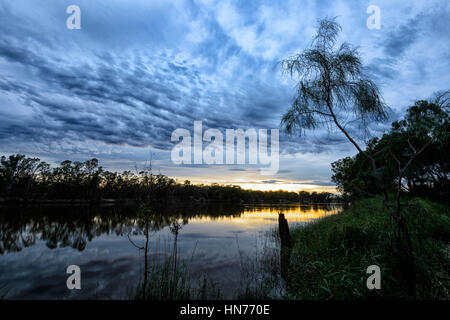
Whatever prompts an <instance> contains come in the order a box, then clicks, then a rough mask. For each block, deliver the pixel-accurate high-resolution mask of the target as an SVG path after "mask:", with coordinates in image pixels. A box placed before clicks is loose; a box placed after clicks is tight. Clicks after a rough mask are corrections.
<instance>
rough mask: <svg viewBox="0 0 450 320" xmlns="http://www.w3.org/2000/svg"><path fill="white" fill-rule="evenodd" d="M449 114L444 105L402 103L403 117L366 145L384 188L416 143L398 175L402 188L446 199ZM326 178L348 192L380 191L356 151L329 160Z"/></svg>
mask: <svg viewBox="0 0 450 320" xmlns="http://www.w3.org/2000/svg"><path fill="white" fill-rule="evenodd" d="M449 120H450V118H449V112H448V105H443V104H438V103H437V102H436V101H425V100H419V101H417V102H416V103H415V104H414V105H413V106H411V107H410V108H408V110H407V111H406V115H405V117H404V119H402V120H400V121H395V122H393V123H392V128H391V130H390V131H389V132H388V133H386V134H384V135H383V136H382V137H381V138H380V139H373V140H371V141H370V142H369V144H368V145H367V149H366V151H365V152H366V153H369V154H372V155H375V156H374V158H375V161H376V165H377V167H378V168H379V173H380V176H382V181H383V183H384V184H385V186H387V187H388V188H392V186H393V185H395V184H396V183H398V179H399V172H400V171H399V170H398V167H399V166H400V167H405V166H406V165H407V164H408V162H409V161H410V159H411V157H412V155H413V153H414V152H415V151H416V149H417V148H419V147H423V146H426V148H425V149H424V152H422V153H420V154H418V155H417V156H416V157H414V161H411V162H410V163H409V166H408V168H407V170H406V171H405V172H404V174H403V177H402V181H401V184H402V191H403V192H408V194H409V195H410V196H417V195H421V196H425V195H427V196H429V197H432V198H435V199H439V200H448V196H449V194H448V192H449V173H450V167H449V162H448V159H447V157H445V156H444V155H447V154H450V142H449V141H450V140H449V137H450V121H449ZM331 166H332V171H333V176H332V180H333V181H334V182H335V183H336V184H337V187H338V190H339V191H340V192H341V193H343V194H345V195H347V196H349V197H352V198H358V197H365V196H367V195H374V194H378V193H380V191H381V190H380V187H379V185H378V184H377V180H376V178H375V176H374V173H373V171H372V167H371V164H370V163H369V161H368V160H367V158H366V157H364V156H363V155H362V154H360V153H359V154H357V155H356V156H354V157H346V158H343V159H340V160H338V161H336V162H334V163H332V164H331Z"/></svg>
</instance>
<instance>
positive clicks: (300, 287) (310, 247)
mask: <svg viewBox="0 0 450 320" xmlns="http://www.w3.org/2000/svg"><path fill="white" fill-rule="evenodd" d="M381 210H384V209H383V205H382V203H381V201H379V200H378V199H364V200H359V201H357V202H355V203H354V204H353V205H352V206H351V207H350V208H349V209H347V210H345V211H344V212H342V213H340V214H338V215H333V216H328V217H325V218H323V219H322V220H320V221H317V222H315V223H312V224H310V225H307V226H305V227H297V228H294V229H293V230H292V237H293V241H294V248H293V253H292V258H291V267H290V274H289V278H290V279H291V281H290V283H289V286H288V298H294V299H380V298H391V299H392V298H411V297H410V296H408V291H407V288H406V284H405V283H404V282H403V281H402V279H403V278H402V276H401V274H400V273H401V272H402V271H401V266H400V265H399V264H398V259H396V254H397V251H396V250H397V248H396V246H395V243H396V242H395V224H394V223H393V220H392V219H390V218H389V215H387V214H380V211H381ZM407 211H408V212H407V215H408V216H410V217H411V218H410V219H409V224H408V227H409V231H410V235H411V239H412V244H413V249H414V256H415V258H416V279H417V298H421V299H447V298H448V295H449V290H450V282H449V279H450V273H449V270H450V268H449V267H450V261H449V258H448V248H447V245H448V243H449V241H450V211H449V209H448V207H445V206H443V205H440V204H436V203H432V202H429V201H424V200H420V199H415V200H413V201H412V202H411V206H410V207H409V208H408V209H407ZM374 264H375V265H378V266H379V267H380V268H381V290H368V289H367V287H366V280H367V278H368V276H369V275H368V274H367V273H366V268H367V267H368V266H370V265H374Z"/></svg>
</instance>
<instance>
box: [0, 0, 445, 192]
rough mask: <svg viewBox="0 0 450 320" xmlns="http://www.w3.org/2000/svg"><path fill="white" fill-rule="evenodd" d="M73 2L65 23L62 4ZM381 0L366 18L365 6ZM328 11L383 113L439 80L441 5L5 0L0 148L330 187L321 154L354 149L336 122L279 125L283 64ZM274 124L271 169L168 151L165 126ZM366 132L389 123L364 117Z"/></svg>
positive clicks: (269, 184)
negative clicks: (182, 158) (74, 23)
mask: <svg viewBox="0 0 450 320" xmlns="http://www.w3.org/2000/svg"><path fill="white" fill-rule="evenodd" d="M70 5H77V6H78V7H79V8H80V10H81V29H68V28H67V25H66V21H67V19H68V18H69V16H70V14H68V13H66V9H67V7H68V6H70ZM370 5H377V6H378V7H379V8H380V19H381V26H380V28H379V29H369V28H368V27H367V24H366V21H367V19H368V18H369V17H370V15H371V14H370V13H367V8H368V7H369V6H370ZM325 17H329V18H332V17H335V18H336V21H337V22H338V23H339V24H340V25H341V26H342V32H341V34H340V39H341V40H343V41H347V42H349V43H351V44H353V45H355V46H358V47H359V50H360V53H361V56H362V59H363V62H364V65H365V66H366V72H367V74H368V75H370V77H371V78H372V79H373V80H374V81H375V82H376V83H377V85H378V86H379V87H380V89H381V91H382V94H383V97H384V100H385V102H386V104H387V105H388V106H389V107H390V109H391V112H390V116H391V119H390V121H392V120H395V119H398V118H400V117H401V116H402V114H403V113H404V111H405V110H406V108H407V107H408V106H410V105H411V104H412V103H413V102H414V101H415V100H418V99H426V98H428V97H430V96H431V95H432V94H433V93H434V92H436V91H439V90H445V89H448V84H449V83H450V81H449V80H450V63H449V61H450V50H449V48H450V33H449V32H448V26H447V24H448V21H449V20H450V2H449V1H447V0H440V1H432V0H431V1H430V0H414V1H397V0H387V1H375V0H370V1H343V0H341V1H339V0H330V1H327V0H325V1H309V0H308V1H300V0H292V1H291V0H282V1H281V0H280V1H276V0H270V1H264V0H261V1H253V0H245V1H244V0H242V1H216V0H204V1H200V0H186V1H184V0H177V1H175V0H174V1H168V0H147V1H144V0H127V1H125V0H108V1H106V0H101V1H100V0H98V1H92V0H70V1H66V0H47V1H33V0H17V1H5V0H0V154H1V155H9V154H13V153H22V154H26V155H28V156H33V157H39V158H40V159H42V160H44V161H47V162H49V163H51V164H57V163H59V162H61V161H63V160H66V159H70V160H78V161H84V160H87V159H90V158H94V157H95V158H97V159H99V162H100V165H102V166H103V167H104V168H105V169H108V170H118V171H122V170H135V168H142V167H143V166H145V165H146V164H148V163H149V162H151V164H152V170H153V171H154V172H158V173H162V174H166V175H168V176H170V177H173V178H175V179H177V180H178V181H184V180H186V179H189V180H191V181H192V182H193V183H214V182H216V183H221V184H235V185H240V186H242V187H244V188H252V189H260V190H278V189H285V190H290V191H298V190H302V189H304V190H319V191H332V192H333V191H334V190H335V186H334V184H333V183H332V181H331V174H332V173H331V166H330V163H331V162H333V161H336V160H338V159H340V158H343V157H346V156H352V155H354V154H355V153H356V152H355V150H354V147H353V146H352V145H351V144H350V143H348V142H347V141H346V140H345V138H344V136H342V134H340V133H339V132H336V131H332V132H328V131H327V130H316V131H312V132H306V135H304V136H299V135H287V134H286V133H285V132H283V131H282V130H281V129H280V120H281V117H282V115H283V113H284V112H286V111H287V110H288V109H289V106H290V105H291V103H292V100H293V98H294V94H295V84H296V82H295V79H291V78H289V77H287V76H286V75H283V74H282V72H281V70H280V67H279V62H280V61H281V60H283V59H285V58H288V57H290V56H292V55H294V54H296V53H298V52H300V51H302V50H304V49H305V48H307V47H308V46H309V45H310V44H311V39H312V37H313V35H314V34H315V28H316V26H317V20H318V19H321V18H325ZM194 121H202V123H203V127H204V130H206V129H208V128H211V129H218V130H220V131H221V132H223V133H225V131H226V129H238V128H242V129H248V128H255V129H256V130H259V129H267V130H270V129H277V128H278V129H280V138H279V141H280V143H279V150H280V163H279V170H278V172H276V173H273V174H271V175H269V176H267V175H261V172H260V170H259V167H257V166H255V165H249V164H243V165H237V164H228V165H218V164H214V165H207V164H191V165H187V164H182V165H177V164H175V163H174V162H173V161H172V160H171V150H172V149H173V147H174V146H175V144H176V143H175V142H173V141H171V135H172V133H173V132H174V130H176V129H178V128H184V129H186V130H189V131H190V132H193V127H194ZM370 128H371V132H370V133H371V135H372V136H377V135H380V134H382V133H383V132H385V131H386V130H387V129H388V128H389V122H388V123H381V124H371V125H370Z"/></svg>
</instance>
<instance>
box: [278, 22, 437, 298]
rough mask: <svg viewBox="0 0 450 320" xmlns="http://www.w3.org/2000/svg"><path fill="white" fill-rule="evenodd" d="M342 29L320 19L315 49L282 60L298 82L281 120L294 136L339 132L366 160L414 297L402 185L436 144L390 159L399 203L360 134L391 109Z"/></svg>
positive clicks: (283, 65) (336, 24)
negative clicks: (341, 37)
mask: <svg viewBox="0 0 450 320" xmlns="http://www.w3.org/2000/svg"><path fill="white" fill-rule="evenodd" d="M340 31H341V27H340V25H339V24H338V23H337V22H336V21H335V19H324V20H320V21H319V25H318V28H317V34H316V36H315V37H314V39H313V41H312V43H311V46H310V47H309V48H307V49H306V50H304V51H303V52H301V53H299V54H297V55H295V56H293V57H291V58H288V59H285V60H283V61H282V62H281V66H282V70H283V72H284V73H285V74H288V75H289V76H290V77H291V78H294V79H295V80H296V81H298V82H297V86H296V90H297V91H296V95H295V99H294V101H293V103H292V106H291V108H290V109H289V110H288V111H287V112H286V113H285V114H284V116H283V117H282V120H281V124H282V126H283V127H284V128H285V130H286V131H287V132H288V133H289V134H292V133H294V132H299V133H300V134H302V133H303V134H304V133H305V131H306V130H308V129H317V128H326V129H327V130H328V131H329V132H340V133H342V134H344V136H345V137H346V138H347V140H348V141H350V142H351V143H352V144H353V145H354V146H355V148H356V149H357V150H358V152H359V154H360V155H361V156H362V157H364V158H366V159H367V161H368V162H369V163H370V167H371V168H372V175H373V178H374V180H375V181H376V183H377V184H378V187H379V190H380V193H381V195H379V194H377V195H374V196H380V197H381V198H382V201H383V204H384V206H385V208H386V209H387V211H388V212H389V213H390V214H391V216H392V217H393V219H394V220H395V222H396V240H397V241H396V242H397V248H394V249H395V250H396V251H398V252H399V262H400V265H401V268H402V274H404V276H405V282H406V284H407V288H408V293H409V294H410V295H411V296H415V291H416V289H415V263H414V257H413V251H412V246H411V239H410V236H409V234H408V228H407V224H406V221H405V217H404V216H403V215H402V210H401V209H402V205H403V204H402V203H401V201H400V196H401V192H400V191H401V181H402V175H404V173H405V172H406V170H407V169H408V167H409V166H410V165H411V163H412V161H413V160H414V159H415V158H416V157H417V156H418V155H419V154H420V153H422V152H423V150H424V149H425V148H426V147H427V145H428V144H429V143H430V142H431V141H429V142H426V143H425V145H423V146H421V147H413V146H412V147H411V152H410V153H409V158H408V161H406V162H405V163H403V164H400V163H398V166H397V160H396V157H395V155H391V156H392V159H391V160H392V161H395V165H396V166H397V170H398V174H397V176H398V178H399V180H398V184H396V187H397V188H398V190H397V192H396V199H395V200H391V199H390V198H389V194H388V191H389V190H390V188H391V185H387V184H386V182H385V181H384V179H383V175H382V171H381V170H380V168H378V167H377V163H376V161H375V157H376V156H377V155H376V154H373V153H372V152H371V149H370V148H367V149H364V148H363V147H361V146H360V144H359V143H358V140H359V139H358V138H357V136H356V134H357V133H358V132H363V133H364V134H367V133H368V127H369V124H371V123H377V122H381V121H384V120H387V118H388V107H387V105H386V104H385V103H384V101H383V98H382V96H381V93H380V90H379V88H378V87H377V85H376V84H375V83H374V82H373V81H372V80H370V79H369V77H367V75H366V74H365V72H364V68H363V63H362V59H361V57H360V54H359V51H358V49H357V48H356V47H354V46H352V45H350V44H349V43H346V42H343V43H338V35H339V32H340ZM429 140H431V138H430V139H429Z"/></svg>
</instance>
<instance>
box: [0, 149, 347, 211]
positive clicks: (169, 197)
mask: <svg viewBox="0 0 450 320" xmlns="http://www.w3.org/2000/svg"><path fill="white" fill-rule="evenodd" d="M0 198H3V200H4V201H10V202H17V201H49V200H79V201H101V200H105V199H114V200H138V201H141V200H151V201H153V202H155V201H158V202H173V201H175V202H178V201H182V202H200V203H202V202H209V201H219V202H245V203H252V202H267V203H269V202H270V203H279V202H298V201H300V202H302V203H330V202H336V201H339V197H338V196H337V195H334V194H332V193H329V192H307V191H301V192H300V193H297V192H287V191H282V190H280V191H256V190H245V189H242V188H241V187H239V186H235V185H219V184H212V185H195V184H192V183H191V182H190V181H188V180H186V181H184V182H183V183H179V182H177V181H175V180H174V179H172V178H169V177H167V176H166V175H163V174H154V173H152V171H151V169H148V168H147V169H144V170H141V171H139V170H136V172H132V171H123V172H121V173H119V172H111V171H108V170H105V169H103V168H102V167H101V166H99V163H98V160H97V159H91V160H87V161H84V162H80V161H73V162H72V161H70V160H66V161H63V162H61V163H60V165H59V166H57V167H54V168H52V167H51V166H50V164H48V163H46V162H44V161H41V160H40V159H39V158H31V157H27V156H25V155H23V154H14V155H10V156H8V157H6V156H2V157H1V160H0Z"/></svg>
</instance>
